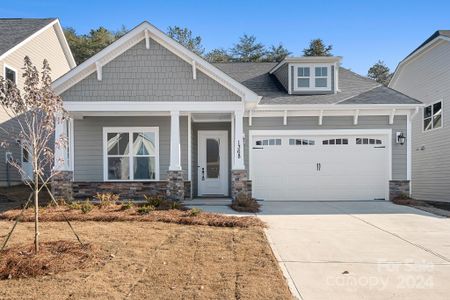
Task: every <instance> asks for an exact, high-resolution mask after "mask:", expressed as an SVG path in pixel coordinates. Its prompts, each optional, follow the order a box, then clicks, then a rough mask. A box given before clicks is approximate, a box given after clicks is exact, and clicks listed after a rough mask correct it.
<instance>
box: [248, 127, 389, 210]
mask: <svg viewBox="0 0 450 300" xmlns="http://www.w3.org/2000/svg"><path fill="white" fill-rule="evenodd" d="M388 147H389V145H388V141H387V135H367V134H366V135H364V134H361V135H320V136H314V135H292V136H288V135H280V136H276V135H273V136H258V135H255V136H252V147H251V148H250V149H251V150H250V151H251V154H250V160H251V161H250V164H251V165H250V176H251V179H252V181H253V195H254V197H256V198H257V199H265V200H305V201H309V200H325V201H326V200H369V199H370V200H372V199H385V198H386V192H387V187H388V186H387V185H388V180H389V177H388V172H389V156H388V153H389V149H388Z"/></svg>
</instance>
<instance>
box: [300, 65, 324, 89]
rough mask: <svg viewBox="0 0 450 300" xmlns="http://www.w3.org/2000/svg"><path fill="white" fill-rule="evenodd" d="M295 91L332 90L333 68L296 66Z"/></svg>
mask: <svg viewBox="0 0 450 300" xmlns="http://www.w3.org/2000/svg"><path fill="white" fill-rule="evenodd" d="M294 68H295V73H294V78H293V80H294V90H297V91H307V90H313V91H314V90H321V91H323V90H330V89H331V78H330V73H331V67H330V66H328V65H298V64H297V65H294Z"/></svg>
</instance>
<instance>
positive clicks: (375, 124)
mask: <svg viewBox="0 0 450 300" xmlns="http://www.w3.org/2000/svg"><path fill="white" fill-rule="evenodd" d="M321 129H322V130H325V129H392V147H393V149H392V162H393V166H392V179H393V180H405V179H406V168H407V167H406V165H407V163H406V162H407V159H406V145H403V146H402V145H399V144H396V143H395V140H394V139H395V132H397V131H402V132H404V133H405V134H406V116H396V117H395V120H394V124H392V125H389V118H388V117H387V116H361V117H359V120H358V125H356V126H355V125H353V117H351V116H349V117H324V118H323V125H321V126H320V125H318V118H317V117H289V118H288V124H287V125H286V126H285V125H283V118H282V117H278V118H277V117H271V118H253V120H252V126H248V120H245V121H244V132H245V135H246V136H247V137H248V136H249V130H321ZM244 158H245V166H246V167H247V168H248V166H249V147H248V143H245V157H244Z"/></svg>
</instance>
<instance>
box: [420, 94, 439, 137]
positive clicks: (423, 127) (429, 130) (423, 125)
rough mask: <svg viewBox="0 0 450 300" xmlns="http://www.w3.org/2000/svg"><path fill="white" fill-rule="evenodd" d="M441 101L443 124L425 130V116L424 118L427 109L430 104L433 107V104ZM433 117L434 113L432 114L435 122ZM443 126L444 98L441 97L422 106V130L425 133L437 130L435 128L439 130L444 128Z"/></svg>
mask: <svg viewBox="0 0 450 300" xmlns="http://www.w3.org/2000/svg"><path fill="white" fill-rule="evenodd" d="M439 102H441V126H439V127H436V128H434V127H433V128H431V129H428V130H425V118H424V113H425V109H426V108H427V107H428V106H431V107H433V105H435V104H436V103H439ZM433 117H434V114H432V115H431V122H433ZM443 127H444V99H439V100H437V101H434V102H431V103H427V104H425V105H424V106H423V107H422V132H423V133H426V132H432V131H435V130H439V129H441V128H443Z"/></svg>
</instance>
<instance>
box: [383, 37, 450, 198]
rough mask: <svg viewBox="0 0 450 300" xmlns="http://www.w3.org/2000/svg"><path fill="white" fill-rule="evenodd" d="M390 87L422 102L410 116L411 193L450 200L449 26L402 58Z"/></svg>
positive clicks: (421, 196) (419, 196) (416, 196)
mask: <svg viewBox="0 0 450 300" xmlns="http://www.w3.org/2000/svg"><path fill="white" fill-rule="evenodd" d="M389 87H391V88H393V89H395V90H398V91H400V92H402V93H404V94H406V95H408V96H410V97H414V98H415V99H419V100H420V101H422V102H423V103H424V107H423V108H422V109H420V110H419V111H418V113H417V115H415V117H414V118H413V140H412V196H413V197H414V198H416V199H420V200H429V201H446V202H450V155H449V153H450V126H449V123H448V116H450V30H439V31H436V32H435V33H434V34H433V35H432V36H431V37H429V38H428V39H427V40H426V41H425V42H424V43H422V44H421V45H420V46H419V47H418V48H417V49H416V50H414V51H413V52H412V53H411V54H409V55H408V56H407V57H406V58H405V59H404V60H402V61H401V62H400V63H399V65H398V67H397V69H396V70H395V73H394V76H393V78H392V80H391V82H390V83H389Z"/></svg>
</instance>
